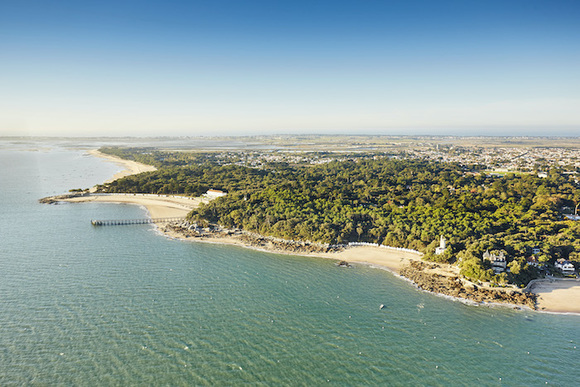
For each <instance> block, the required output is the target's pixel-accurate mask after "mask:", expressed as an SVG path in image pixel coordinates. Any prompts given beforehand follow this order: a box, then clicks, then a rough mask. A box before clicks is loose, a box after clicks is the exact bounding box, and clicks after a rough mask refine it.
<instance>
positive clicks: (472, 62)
mask: <svg viewBox="0 0 580 387" xmlns="http://www.w3.org/2000/svg"><path fill="white" fill-rule="evenodd" d="M579 20H580V1H558V0H552V1H534V0H522V1H519V0H513V1H510V0H503V1H494V0H485V1H476V0H463V1H448V0H445V1H436V0H430V1H419V0H405V1H403V0H398V1H390V0H383V1H379V0H358V1H341V0H334V1H326V0H322V1H314V0H310V1H302V0H294V1H276V0H269V1H253V0H247V1H242V0H237V1H225V0H211V1H194V0H191V1H156V2H152V1H122V0H119V1H106V0H101V1H27V0H20V1H10V0H2V1H0V135H14V134H20V135H81V136H92V135H107V136H115V135H134V136H142V135H144V136H155V135H191V136H197V135H229V134H234V135H244V134H275V133H369V134H467V135H472V134H475V135H490V134H500V135H506V134H515V135H521V134H530V135H554V134H558V135H579V134H580V22H579Z"/></svg>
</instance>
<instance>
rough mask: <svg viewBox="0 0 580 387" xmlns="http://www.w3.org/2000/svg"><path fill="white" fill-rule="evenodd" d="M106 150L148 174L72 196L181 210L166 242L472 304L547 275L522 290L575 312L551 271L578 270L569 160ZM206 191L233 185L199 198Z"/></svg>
mask: <svg viewBox="0 0 580 387" xmlns="http://www.w3.org/2000/svg"><path fill="white" fill-rule="evenodd" d="M341 146H343V145H341ZM441 148H442V147H441V146H440V144H436V145H434V146H433V149H435V152H438V151H442V149H441ZM450 149H451V148H450V147H447V148H446V150H443V151H444V152H451V150H450ZM468 149H469V148H466V147H464V148H463V149H462V150H461V151H462V152H467V151H468ZM486 149H488V148H486ZM489 149H492V148H489ZM520 149H521V152H522V153H524V154H526V155H530V153H533V152H535V151H533V152H531V151H529V150H528V149H527V148H526V147H525V146H524V147H522V148H520ZM101 151H102V153H106V154H108V156H109V157H120V158H115V161H116V162H126V161H128V162H130V163H131V164H132V165H133V166H135V164H134V163H137V164H136V165H139V164H141V165H143V164H145V165H149V167H148V168H149V169H148V171H147V172H143V173H139V172H138V171H139V170H138V169H137V170H134V172H136V173H139V174H137V175H129V173H125V174H126V177H124V178H121V179H115V180H112V181H109V182H106V183H105V184H103V185H100V186H97V187H95V188H94V189H92V190H91V191H93V193H94V194H99V193H100V194H103V193H106V194H107V195H94V194H83V195H79V196H78V197H75V198H70V199H67V200H69V201H89V200H95V201H112V202H119V203H133V204H139V205H144V206H146V207H147V208H148V210H149V211H150V214H151V216H152V217H165V216H168V217H169V216H171V217H173V216H178V217H181V216H183V217H184V221H183V222H182V223H181V224H174V225H165V226H162V227H161V229H162V230H164V231H165V232H166V233H168V235H171V236H174V237H179V238H182V239H188V240H201V241H207V242H216V243H236V244H240V245H245V246H250V247H253V248H261V249H267V250H270V251H275V252H285V253H291V254H307V255H315V256H320V257H325V258H333V259H336V260H337V261H347V262H351V263H354V262H365V263H369V264H372V265H375V266H381V267H385V268H388V269H390V270H392V271H394V272H395V273H397V274H401V275H403V276H405V277H407V278H409V279H411V280H412V281H413V282H415V283H416V284H417V285H418V286H419V287H421V288H423V289H425V290H429V291H433V292H437V293H443V294H446V295H450V296H454V297H459V298H468V299H471V300H475V301H477V302H489V303H492V302H507V303H514V304H520V305H529V306H534V297H533V296H532V295H530V293H528V292H522V288H524V287H525V286H526V285H528V283H529V282H530V281H531V280H533V279H540V278H546V279H547V280H543V281H535V282H534V283H533V284H532V285H533V286H529V287H528V288H527V289H526V291H527V290H531V291H532V292H533V294H537V295H539V298H538V300H537V301H538V304H537V308H538V309H539V310H545V311H554V312H573V313H580V308H579V307H578V303H577V302H575V300H577V298H575V297H577V295H578V293H577V292H578V289H580V287H579V284H578V282H577V280H574V279H572V278H571V279H569V280H567V281H566V282H565V285H563V284H564V282H562V281H561V280H560V279H559V278H564V277H566V275H568V276H574V275H575V273H576V272H577V269H578V267H577V266H578V263H577V261H578V251H580V245H578V243H579V241H578V235H579V233H580V227H579V225H580V222H575V221H573V220H568V219H567V218H566V217H564V215H566V212H568V213H570V214H571V213H572V211H573V209H574V207H575V203H576V202H577V201H578V199H579V198H580V193H579V192H580V191H579V189H578V179H577V174H576V169H575V168H577V167H575V166H574V165H573V160H575V156H574V157H572V156H571V157H572V158H571V159H570V160H571V164H570V165H564V166H563V165H562V162H561V158H560V159H559V160H558V161H557V162H552V160H551V159H546V158H545V157H537V158H538V160H537V161H538V162H537V163H536V164H525V165H524V164H520V166H521V169H522V170H511V171H510V172H501V171H497V172H494V171H493V168H494V165H493V164H494V163H496V161H494V160H493V159H486V161H485V163H482V164H472V163H471V162H470V163H460V162H457V161H449V162H447V161H441V160H438V161H435V160H430V159H428V158H425V157H418V156H417V154H416V153H411V152H403V151H400V150H396V149H392V150H385V149H383V150H381V151H375V150H365V151H364V152H352V151H350V150H344V151H340V152H339V151H337V152H327V151H325V152H319V151H304V152H297V151H296V150H295V149H294V150H292V151H291V152H285V151H281V150H276V151H244V150H238V151H231V150H228V151H215V150H211V151H207V150H192V151H188V152H184V151H180V152H176V151H172V150H171V151H168V150H165V151H164V150H160V149H155V148H131V149H128V148H103V149H101ZM553 151H554V149H553V148H549V149H548V150H546V151H545V152H544V151H543V152H541V153H540V155H542V156H545V155H546V154H548V153H549V152H553ZM454 152H457V150H455V151H454ZM486 152H488V154H491V153H493V150H486ZM565 152H568V153H569V154H574V153H573V152H574V149H567V150H565V151H562V152H558V154H560V155H562V154H564V153H565ZM570 152H572V153H570ZM449 154H450V153H449ZM540 159H541V160H540ZM554 161H555V160H554ZM530 163H533V161H530ZM539 163H542V164H539ZM151 165H153V166H154V167H155V168H156V169H155V170H153V168H151ZM527 165H535V167H534V168H536V170H534V171H529V170H525V169H528V168H529V167H528V166H527ZM496 169H497V168H496ZM490 170H491V172H490ZM210 189H217V190H221V191H223V192H227V193H228V194H227V195H225V196H223V197H220V198H218V199H216V200H211V201H210V200H209V199H210V198H208V197H206V198H205V199H203V198H202V195H203V194H204V193H206V192H208V190H210ZM202 230H206V231H202ZM562 262H567V263H568V264H569V265H570V266H567V267H572V272H568V273H567V274H566V272H564V273H562V271H561V269H559V267H560V265H562ZM570 273H572V275H570ZM556 294H557V297H553V295H556Z"/></svg>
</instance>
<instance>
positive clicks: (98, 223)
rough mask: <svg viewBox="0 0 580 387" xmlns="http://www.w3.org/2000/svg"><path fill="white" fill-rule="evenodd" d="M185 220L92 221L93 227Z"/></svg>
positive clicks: (179, 220) (180, 219) (181, 219)
mask: <svg viewBox="0 0 580 387" xmlns="http://www.w3.org/2000/svg"><path fill="white" fill-rule="evenodd" d="M183 220H185V218H147V219H107V220H91V224H92V225H93V226H128V225H132V224H149V223H170V222H181V221H183Z"/></svg>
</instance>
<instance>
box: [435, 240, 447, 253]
mask: <svg viewBox="0 0 580 387" xmlns="http://www.w3.org/2000/svg"><path fill="white" fill-rule="evenodd" d="M445 249H447V241H446V240H445V238H443V235H441V237H440V238H439V247H437V248H435V254H437V255H441V254H443V253H444V252H445Z"/></svg>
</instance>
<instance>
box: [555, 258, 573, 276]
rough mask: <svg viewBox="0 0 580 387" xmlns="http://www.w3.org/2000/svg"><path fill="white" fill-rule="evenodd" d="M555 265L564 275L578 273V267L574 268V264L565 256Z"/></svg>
mask: <svg viewBox="0 0 580 387" xmlns="http://www.w3.org/2000/svg"><path fill="white" fill-rule="evenodd" d="M554 266H556V268H557V269H560V271H561V272H562V274H564V275H574V274H576V269H575V268H574V265H573V264H572V262H570V261H567V260H565V259H563V258H560V259H558V260H557V261H556V263H555V264H554Z"/></svg>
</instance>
